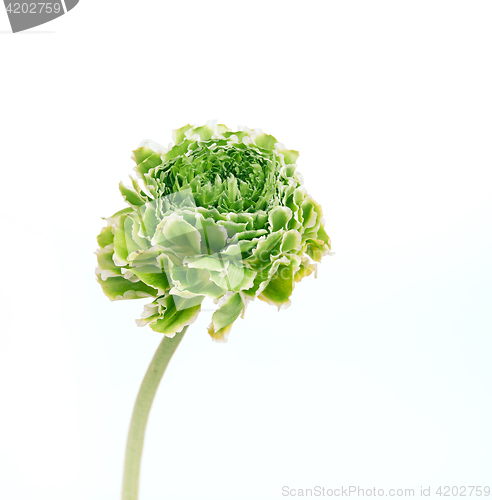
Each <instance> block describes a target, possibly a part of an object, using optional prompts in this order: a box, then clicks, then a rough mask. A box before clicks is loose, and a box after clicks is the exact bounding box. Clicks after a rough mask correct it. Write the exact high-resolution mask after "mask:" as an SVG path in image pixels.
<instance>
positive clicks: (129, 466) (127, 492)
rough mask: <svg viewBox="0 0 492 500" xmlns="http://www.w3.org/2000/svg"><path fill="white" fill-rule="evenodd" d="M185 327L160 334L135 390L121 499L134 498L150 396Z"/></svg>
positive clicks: (150, 405)
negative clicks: (159, 338) (152, 355)
mask: <svg viewBox="0 0 492 500" xmlns="http://www.w3.org/2000/svg"><path fill="white" fill-rule="evenodd" d="M187 328H188V327H187V326H185V327H184V328H183V330H181V331H180V332H179V333H177V334H176V335H175V336H174V337H173V338H169V337H164V338H163V339H162V341H161V343H160V344H159V347H158V348H157V351H156V352H155V354H154V357H153V358H152V361H151V362H150V365H149V368H148V369H147V373H146V374H145V377H144V379H143V380H142V385H141V386H140V390H139V391H138V395H137V400H136V401H135V406H134V408H133V414H132V420H131V422H130V430H129V431H128V439H127V442H126V455H125V470H124V472H123V492H122V495H121V498H122V500H137V499H138V485H139V480H140V462H141V460H142V451H143V445H144V438H145V428H146V427H147V420H148V419H149V413H150V409H151V407H152V402H153V401H154V396H155V393H156V392H157V388H158V387H159V383H160V381H161V379H162V376H163V375H164V372H165V371H166V368H167V365H168V364H169V360H170V359H171V357H172V355H173V354H174V351H175V350H176V348H177V347H178V345H179V343H180V342H181V339H182V338H183V336H184V334H185V331H186V329H187Z"/></svg>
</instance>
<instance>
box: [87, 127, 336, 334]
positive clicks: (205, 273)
mask: <svg viewBox="0 0 492 500" xmlns="http://www.w3.org/2000/svg"><path fill="white" fill-rule="evenodd" d="M173 138H174V145H172V147H170V149H169V150H164V149H163V148H162V147H160V146H157V145H152V144H150V143H148V142H147V143H144V145H142V146H141V147H139V148H138V149H136V150H135V151H134V152H133V159H134V160H135V163H136V167H135V170H136V173H137V178H136V179H134V178H132V180H131V182H132V187H131V188H128V187H125V186H124V185H123V184H120V191H121V194H122V195H123V198H124V199H125V201H126V202H127V203H128V205H129V207H128V208H126V209H123V210H120V211H119V212H117V213H116V214H114V215H113V216H111V217H109V218H108V219H107V223H108V224H107V226H106V227H105V228H103V229H102V231H101V233H100V234H99V236H98V244H99V249H98V250H97V251H96V254H97V259H98V264H99V265H98V268H97V269H96V274H97V278H98V281H99V283H100V284H101V286H102V288H103V291H104V293H105V294H106V295H107V296H108V297H109V298H110V299H111V300H118V299H136V298H141V297H154V300H153V302H151V303H150V304H148V305H146V306H145V308H144V312H143V314H142V317H141V319H140V320H137V324H138V325H140V326H143V325H146V324H149V325H150V327H151V328H152V329H153V330H155V331H157V332H161V333H163V334H165V335H168V336H173V335H174V334H175V333H176V332H177V331H180V330H181V329H182V328H183V327H184V326H186V325H189V324H190V323H192V322H193V321H194V320H195V318H196V317H197V315H198V313H199V311H200V307H201V303H202V301H203V299H204V298H205V297H206V296H209V297H212V298H213V299H215V301H216V302H217V303H218V309H217V310H216V311H215V313H214V314H213V316H212V323H211V325H210V327H209V334H210V335H211V337H212V338H213V339H214V340H217V341H225V340H226V339H227V335H228V333H229V331H230V329H231V326H232V324H233V323H234V321H235V320H236V319H237V318H238V317H239V316H240V315H242V314H243V313H244V310H245V307H246V303H247V301H248V300H252V299H254V298H255V297H258V298H260V299H261V300H264V301H266V302H268V303H270V304H274V305H276V306H278V307H279V309H280V308H281V307H287V306H288V305H289V304H290V300H289V298H290V296H291V294H292V291H293V289H294V285H295V282H298V281H300V280H301V279H302V278H304V277H305V276H308V275H309V274H311V273H312V272H313V271H315V270H316V265H317V262H319V261H320V260H321V258H322V256H324V255H326V254H327V253H328V252H329V250H330V239H329V237H328V236H327V234H326V232H325V230H324V227H323V225H324V224H323V214H322V211H321V207H320V206H319V205H318V204H317V203H316V202H315V201H314V200H313V198H312V197H311V196H309V195H308V194H307V192H306V190H305V188H304V187H302V180H301V177H300V175H299V174H298V173H297V172H296V161H297V157H298V155H299V154H298V152H297V151H292V150H287V149H285V148H284V146H283V145H282V144H280V143H278V141H277V140H276V139H275V137H273V136H271V135H267V134H264V133H262V132H261V131H260V130H258V129H254V130H251V129H248V128H244V129H241V130H238V131H231V130H229V129H228V128H227V127H226V126H225V125H216V124H214V123H208V124H207V125H204V126H202V127H193V126H191V125H186V126H185V127H182V128H180V129H178V130H175V131H174V134H173Z"/></svg>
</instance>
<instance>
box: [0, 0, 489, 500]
mask: <svg viewBox="0 0 492 500" xmlns="http://www.w3.org/2000/svg"><path fill="white" fill-rule="evenodd" d="M491 23H492V4H491V3H490V2H488V1H483V2H481V1H469V2H455V1H446V2H437V1H425V2H424V1H413V2H395V1H387V2H383V1H371V2H367V1H364V2H362V1H360V2H355V1H347V2H311V1H305V2H287V1H282V2H280V1H276V2H273V1H270V2H269V1H263V2H256V1H249V2H232V1H229V2H215V1H213V2H204V1H201V2H198V1H187V2H176V1H175V2H168V1H156V0H154V1H150V0H140V1H139V2H130V1H128V0H126V1H122V0H118V1H116V0H112V1H109V0H108V1H105V2H96V1H92V0H81V1H80V4H79V5H78V6H77V7H76V8H75V9H74V10H72V11H71V12H69V13H68V14H67V15H65V16H63V17H61V18H59V19H57V20H55V21H53V22H51V23H49V24H46V25H44V26H41V27H38V28H34V29H33V30H31V31H30V32H26V33H19V34H16V35H11V34H9V31H10V27H9V24H8V19H7V16H6V13H5V11H4V10H0V31H2V33H0V55H1V80H0V145H1V160H0V162H1V167H2V171H1V199H2V204H1V206H2V227H1V234H2V243H1V246H0V252H1V262H2V272H1V287H0V293H1V307H2V331H1V335H0V405H1V408H0V498H2V500H25V499H26V500H39V499H49V500H82V499H83V500H89V499H90V500H112V499H118V498H119V495H120V482H121V474H122V465H123V455H124V447H125V440H126V432H127V428H128V424H129V420H130V415H131V411H132V408H133V403H134V399H135V396H136V393H137V390H138V387H139V385H140V382H141V380H142V377H143V375H144V373H145V370H146V368H147V365H148V363H149V361H150V359H151V358H152V355H153V352H154V350H155V348H156V346H157V345H158V343H159V341H160V339H161V337H160V335H159V334H157V333H154V332H152V331H151V330H150V329H149V328H137V327H136V326H135V323H134V319H135V318H138V317H139V315H140V312H141V310H142V308H143V303H145V300H144V301H121V302H115V303H111V302H110V301H109V300H108V299H107V298H106V297H105V296H104V295H103V293H102V291H101V290H100V288H99V286H98V285H97V283H96V281H95V277H94V268H95V265H96V264H95V256H94V255H93V253H92V252H93V251H94V249H95V247H96V241H95V237H96V235H97V233H98V231H99V229H100V228H101V226H102V225H103V221H102V220H101V216H109V215H111V214H112V213H114V212H115V211H116V210H118V209H120V208H123V206H124V205H123V202H122V199H121V197H120V194H119V191H118V182H119V181H120V180H121V179H123V180H125V179H127V176H128V174H130V173H131V169H132V166H133V164H132V161H131V160H130V154H131V151H132V150H133V149H135V148H136V147H137V146H138V144H139V142H140V141H141V140H142V139H153V140H155V141H157V142H160V143H162V144H167V143H168V141H169V140H170V137H171V136H170V133H171V129H173V128H177V127H180V126H182V125H184V124H186V123H188V122H191V123H198V124H202V123H204V122H205V121H206V120H207V119H210V118H217V119H219V121H220V122H223V123H226V124H228V125H229V126H232V127H234V126H236V125H247V126H250V127H260V128H262V129H263V130H264V131H265V132H267V133H271V134H273V135H275V136H276V137H277V138H278V139H279V140H280V141H281V142H283V143H284V144H285V145H286V146H287V147H288V148H292V149H298V150H299V151H300V152H301V156H300V159H299V169H300V171H301V172H302V173H303V175H304V178H305V183H306V187H307V188H308V190H309V192H310V193H311V194H312V195H313V196H314V197H315V198H316V199H317V200H318V201H319V202H320V203H321V204H322V206H323V209H324V212H325V216H326V228H327V231H328V234H329V235H330V236H331V238H332V241H333V250H334V251H335V252H336V255H335V256H334V257H327V258H325V260H324V262H323V263H322V264H321V266H320V272H319V276H318V279H317V280H314V279H313V277H309V278H306V279H305V280H304V281H303V282H302V283H301V284H300V285H298V286H297V288H296V290H295V292H294V295H293V304H292V306H291V307H290V308H289V309H287V310H285V311H281V312H280V313H277V312H276V309H275V308H273V307H271V306H268V305H267V304H265V303H254V304H252V305H251V306H250V307H249V309H248V311H247V314H246V318H245V319H244V320H240V321H238V322H237V324H236V325H235V326H234V328H233V330H232V332H231V335H230V340H229V342H228V344H225V345H219V344H215V343H213V342H212V341H211V340H210V339H209V337H208V335H207V333H206V327H207V324H208V322H209V319H210V313H204V314H202V315H201V316H200V317H199V319H198V320H197V322H196V323H195V324H194V325H193V326H192V327H191V328H190V330H189V333H187V335H186V337H185V339H184V340H183V343H182V344H181V346H180V347H179V349H178V351H177V354H176V356H175V357H174V359H173V361H172V362H171V365H170V367H169V370H168V372H167V373H166V375H165V377H164V379H163V383H162V385H161V388H160V390H159V392H158V394H157V398H156V401H155V406H154V408H153V410H152V413H151V417H150V421H149V426H148V430H147V441H146V448H145V452H144V458H143V469H142V478H141V499H142V500H161V499H162V500H184V499H190V500H198V499H200V500H206V499H210V500H222V499H224V500H239V499H245V500H257V499H258V500H260V499H261V500H263V499H265V500H275V499H280V498H285V497H283V496H282V490H281V488H282V486H289V487H291V488H309V487H314V486H316V485H320V486H324V487H326V488H337V487H340V486H341V485H344V486H348V485H356V486H360V487H364V488H372V487H376V488H386V489H389V488H391V487H396V488H407V487H415V488H416V489H417V492H419V491H420V486H426V487H427V486H431V487H432V491H435V490H436V488H437V487H438V486H439V485H443V486H444V485H450V486H452V485H458V486H460V485H476V486H485V485H489V486H492V484H491V483H492V472H491V471H492V429H491V422H492V398H491V391H492V369H491V354H492V340H491V338H492V335H491V333H492V328H491V327H492V321H491V314H490V306H491V298H492V292H491V283H492V265H491V246H492V235H491V215H492V202H491V196H490V193H491V181H492V174H491V166H492V163H491V160H492V148H491V132H492V91H491V89H492V70H491V55H492V30H491Z"/></svg>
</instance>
